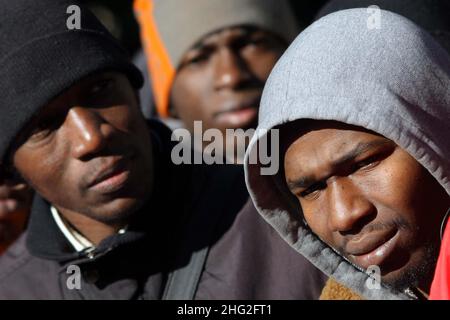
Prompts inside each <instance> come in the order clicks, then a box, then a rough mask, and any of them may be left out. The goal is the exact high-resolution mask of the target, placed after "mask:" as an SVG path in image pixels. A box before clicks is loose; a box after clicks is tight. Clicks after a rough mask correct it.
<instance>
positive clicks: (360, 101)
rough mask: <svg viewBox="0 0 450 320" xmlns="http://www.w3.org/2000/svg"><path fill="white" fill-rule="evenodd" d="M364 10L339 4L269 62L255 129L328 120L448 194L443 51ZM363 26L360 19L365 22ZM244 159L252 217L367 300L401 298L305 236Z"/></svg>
mask: <svg viewBox="0 0 450 320" xmlns="http://www.w3.org/2000/svg"><path fill="white" fill-rule="evenodd" d="M371 14H373V13H371V12H368V11H367V9H350V10H343V11H339V12H336V13H333V14H330V15H328V16H325V17H323V18H322V19H320V20H318V21H316V22H315V23H313V24H312V25H311V26H310V27H309V28H307V29H306V30H305V31H304V32H302V33H301V34H300V35H299V36H298V37H297V39H296V40H295V41H294V42H293V44H292V45H291V46H290V47H289V49H288V50H287V51H286V53H285V54H284V55H283V57H282V58H281V59H280V61H279V62H278V63H277V65H276V66H275V68H274V70H273V72H272V74H271V75H270V77H269V80H268V82H267V84H266V87H265V89H264V93H263V98H262V102H261V107H260V112H259V126H258V129H266V130H267V129H271V128H274V127H276V126H279V125H283V124H285V123H288V122H291V121H294V120H297V119H317V120H335V121H339V122H343V123H347V124H351V125H356V126H360V127H364V128H367V129H369V130H372V131H374V132H377V133H379V134H381V135H383V136H385V137H386V138H388V139H391V140H392V141H394V142H395V143H397V144H398V145H399V146H400V147H401V148H402V149H404V150H405V151H407V152H408V153H409V154H411V155H412V156H413V157H414V158H415V159H416V160H417V161H418V162H419V163H420V164H421V165H423V166H424V167H425V168H426V169H427V170H428V171H429V172H430V173H431V174H432V175H433V176H434V177H435V178H436V180H437V181H438V182H439V183H440V184H441V185H442V186H443V188H444V189H445V190H446V191H447V193H448V194H450V179H449V172H450V157H449V155H450V140H449V138H450V126H449V120H450V57H449V56H448V54H447V53H446V52H445V50H444V49H443V48H442V47H440V46H439V45H438V44H437V43H436V42H435V40H433V38H432V37H431V36H430V35H429V34H428V33H426V32H425V31H423V30H422V29H421V28H419V27H418V26H417V25H415V24H414V23H413V22H411V21H409V20H408V19H406V18H404V17H402V16H399V15H397V14H394V13H391V12H389V11H383V10H382V11H380V25H379V29H377V28H369V27H368V20H369V19H370V17H371ZM369 25H370V23H369ZM260 139H261V136H260V135H255V136H254V138H253V139H252V141H251V142H250V146H249V148H248V150H247V155H246V159H245V170H246V182H247V187H248V188H249V191H250V195H251V197H252V199H253V201H254V203H255V206H256V207H257V209H258V211H259V213H260V214H261V215H262V216H263V217H264V218H265V219H266V221H267V222H268V223H270V224H271V225H272V226H273V227H274V228H275V229H276V230H277V231H278V232H279V233H280V235H281V236H282V237H283V238H284V239H285V241H287V242H288V243H289V244H290V245H291V246H292V247H293V248H294V249H295V250H297V251H298V252H300V253H301V254H302V255H304V256H305V257H306V258H307V259H308V260H310V261H311V262H312V263H313V264H314V265H316V266H317V267H318V268H319V269H320V270H322V271H323V272H325V273H326V274H327V275H329V276H331V277H333V278H334V279H336V280H337V281H338V282H340V283H342V284H344V285H346V286H347V287H349V288H351V289H353V290H354V291H355V292H356V293H358V294H360V295H362V296H364V297H365V298H367V299H410V298H411V296H410V295H407V294H405V293H403V292H398V291H395V290H394V289H392V288H389V287H387V286H385V285H383V286H382V288H381V289H380V290H371V289H368V287H367V286H366V285H365V284H366V281H367V280H368V279H369V276H368V275H367V274H366V273H365V272H363V271H361V270H360V269H359V268H357V267H356V266H354V265H352V264H350V263H349V262H347V260H345V259H344V258H343V257H341V256H340V255H339V254H338V253H336V252H335V251H334V250H333V249H332V248H331V247H329V246H328V245H326V244H325V243H323V242H322V241H321V240H320V239H319V238H318V237H317V236H316V235H315V234H313V233H312V232H311V231H310V230H309V229H308V228H307V227H305V226H304V224H303V222H302V221H301V219H300V218H299V216H300V213H299V212H298V211H295V210H296V209H295V210H294V207H293V206H292V205H291V203H290V202H289V201H287V200H286V199H287V198H286V190H285V189H283V188H282V187H280V185H279V184H278V183H277V181H279V180H277V178H279V177H277V175H274V176H270V175H261V171H260V169H261V167H262V165H261V164H252V163H250V162H249V159H250V158H251V155H252V153H253V152H255V151H256V150H257V148H256V146H257V142H258V140H260Z"/></svg>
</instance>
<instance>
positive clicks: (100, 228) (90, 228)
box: [57, 209, 125, 246]
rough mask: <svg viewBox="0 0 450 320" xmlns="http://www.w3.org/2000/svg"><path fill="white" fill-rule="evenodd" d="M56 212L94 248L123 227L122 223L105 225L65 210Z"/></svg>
mask: <svg viewBox="0 0 450 320" xmlns="http://www.w3.org/2000/svg"><path fill="white" fill-rule="evenodd" d="M57 210H58V212H59V213H60V214H61V216H62V217H63V218H64V219H65V220H67V221H68V222H69V223H70V224H71V225H72V226H73V227H74V228H75V229H76V230H77V231H78V232H80V233H81V234H82V235H83V236H84V237H85V238H86V239H88V240H89V241H90V242H92V243H93V244H94V245H95V246H98V245H99V244H100V242H102V241H103V240H104V239H106V238H108V237H110V236H112V235H114V234H116V233H117V232H118V231H119V230H120V229H122V228H123V227H125V224H124V223H121V224H106V223H103V222H100V221H98V220H95V219H92V218H90V217H87V216H85V215H82V214H80V213H75V212H71V211H69V210H65V209H57Z"/></svg>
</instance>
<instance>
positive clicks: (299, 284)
mask: <svg viewBox="0 0 450 320" xmlns="http://www.w3.org/2000/svg"><path fill="white" fill-rule="evenodd" d="M150 127H151V128H152V132H153V140H154V142H155V143H154V144H155V145H156V146H158V147H157V148H156V150H157V151H156V153H155V154H156V164H155V165H156V168H157V169H156V173H157V175H156V181H157V184H156V185H157V188H155V194H154V195H153V196H152V198H151V200H150V201H148V203H147V205H145V206H144V208H143V209H142V210H140V212H139V213H138V214H137V215H136V216H135V218H134V220H133V221H132V223H131V224H130V226H129V228H128V231H127V232H126V233H124V234H122V235H114V236H111V237H109V238H107V239H105V240H104V241H103V242H102V243H101V244H100V245H99V246H98V248H97V249H96V250H95V251H94V252H93V254H88V253H76V252H74V250H73V249H72V247H71V246H70V244H69V243H68V241H67V240H66V238H65V237H64V235H63V234H62V233H61V231H60V230H59V229H58V227H57V225H56V223H55V222H54V220H53V218H52V216H51V213H50V204H49V203H47V202H46V201H45V200H44V199H42V198H41V197H39V196H37V197H36V198H35V201H34V204H33V209H32V213H31V219H30V223H29V227H28V230H27V231H26V233H25V234H24V235H23V236H22V237H21V238H20V239H19V240H18V241H17V242H16V243H15V244H13V245H12V246H11V248H10V249H9V250H8V251H7V252H6V253H5V254H4V255H3V256H2V257H0V299H162V298H164V299H172V298H174V297H175V298H176V297H179V298H184V299H192V298H195V299H282V298H283V299H313V298H317V297H318V296H319V293H320V290H321V289H322V287H323V283H324V279H323V275H322V273H321V272H320V271H318V270H317V269H315V268H314V267H313V266H312V265H311V264H309V263H308V262H307V261H306V259H304V258H303V257H302V256H300V255H298V254H296V252H295V251H294V250H292V249H291V248H290V247H289V246H288V245H287V244H285V243H284V242H283V241H282V240H281V238H280V237H279V236H278V234H276V233H275V232H274V231H273V230H272V229H271V228H270V227H269V226H268V225H267V223H266V222H265V221H264V220H263V219H261V217H260V216H259V215H258V214H257V213H256V211H255V209H254V207H253V205H251V203H248V204H247V205H246V206H245V207H244V205H245V203H246V202H247V201H248V193H247V190H246V187H245V182H244V177H243V168H242V166H237V165H217V166H215V165H210V166H202V165H182V166H175V165H172V162H171V160H170V150H171V145H170V144H165V143H164V142H163V141H170V132H168V131H167V129H165V127H164V128H163V127H162V125H161V124H159V123H157V122H152V123H151V124H150ZM243 207H244V208H243ZM198 253H200V255H202V254H204V255H203V256H202V258H201V259H200V260H199V262H197V263H193V262H195V261H196V260H195V259H196V257H197V260H198ZM71 265H77V266H78V267H79V268H80V270H81V289H80V290H77V289H70V288H71V286H70V285H69V286H68V285H67V284H68V283H69V284H70V283H71V280H73V275H74V273H73V271H71V269H68V267H69V266H71ZM68 271H69V273H68ZM180 275H182V277H181V278H180ZM168 279H171V281H169V282H168ZM186 281H187V282H188V283H186ZM168 283H171V284H172V285H171V286H169V285H168ZM168 288H171V289H172V290H173V291H175V294H174V295H173V294H172V296H171V295H167V292H166V291H167V290H168Z"/></svg>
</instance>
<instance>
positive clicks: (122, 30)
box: [84, 0, 327, 54]
mask: <svg viewBox="0 0 450 320" xmlns="http://www.w3.org/2000/svg"><path fill="white" fill-rule="evenodd" d="M84 1H85V2H86V3H87V4H88V6H89V7H90V8H91V10H92V11H93V12H94V13H95V14H96V15H97V17H98V18H99V19H100V20H101V21H102V22H103V24H104V25H105V26H106V27H107V28H108V29H109V30H110V31H111V32H112V34H113V35H114V36H115V37H116V38H118V39H119V40H120V42H121V43H122V44H123V45H124V46H125V47H126V48H127V49H128V50H129V52H130V54H134V53H136V51H137V50H138V49H139V48H140V40H139V29H138V25H137V23H136V21H135V20H134V15H133V9H132V4H133V1H132V0H84ZM184 1H189V0H184ZM224 1H226V0H224ZM326 1H327V0H297V1H295V0H291V3H292V6H293V9H294V10H295V13H296V15H297V17H298V20H299V23H300V25H301V26H302V27H306V26H308V25H309V24H310V23H311V22H312V20H313V19H314V16H315V14H316V13H317V11H318V10H319V9H320V8H321V7H322V5H323V4H324V3H325V2H326Z"/></svg>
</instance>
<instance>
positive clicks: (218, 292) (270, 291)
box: [195, 180, 326, 300]
mask: <svg viewBox="0 0 450 320" xmlns="http://www.w3.org/2000/svg"><path fill="white" fill-rule="evenodd" d="M242 181H244V180H242ZM227 220H228V222H227ZM230 220H232V226H231V228H230V229H229V230H227V231H226V232H225V234H224V235H223V236H222V237H221V238H220V239H218V240H217V242H215V243H214V244H213V245H212V246H211V249H210V250H209V255H208V258H207V260H206V264H205V269H204V271H203V273H202V276H201V279H200V283H199V286H198V290H197V292H196V295H195V298H196V299H260V300H271V299H289V300H293V299H295V300H305V299H307V300H309V299H318V298H319V296H320V293H321V291H322V288H323V286H324V284H325V281H326V276H325V274H323V273H322V272H321V271H319V269H317V268H315V267H314V266H313V265H312V264H311V263H310V262H308V260H306V258H304V257H303V256H302V255H299V254H298V253H297V252H296V251H295V250H294V249H293V248H291V247H290V246H289V245H288V244H287V243H286V242H285V241H284V240H283V239H282V238H281V237H280V235H279V234H278V233H277V232H276V231H275V230H274V229H273V228H272V227H271V226H270V225H269V224H268V223H267V222H266V221H264V219H262V218H261V216H260V215H259V214H258V212H257V211H256V208H255V207H254V205H253V203H252V201H251V200H249V201H248V202H247V204H246V205H245V206H244V208H243V209H242V210H241V211H240V212H239V213H238V214H237V216H236V217H234V216H233V217H223V218H222V222H221V223H220V224H219V227H220V226H223V225H228V224H229V221H230ZM221 233H222V232H220V234H221Z"/></svg>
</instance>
